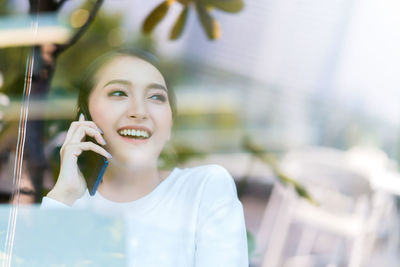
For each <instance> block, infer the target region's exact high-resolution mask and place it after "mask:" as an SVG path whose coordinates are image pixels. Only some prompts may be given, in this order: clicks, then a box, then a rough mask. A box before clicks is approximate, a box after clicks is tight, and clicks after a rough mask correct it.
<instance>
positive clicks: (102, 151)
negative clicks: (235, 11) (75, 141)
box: [79, 142, 112, 159]
mask: <svg viewBox="0 0 400 267" xmlns="http://www.w3.org/2000/svg"><path fill="white" fill-rule="evenodd" d="M79 146H80V148H81V150H82V151H88V150H91V151H93V152H96V153H97V154H100V155H102V156H104V157H106V158H109V159H110V158H112V156H111V154H110V153H108V152H107V150H105V149H104V148H102V147H101V146H99V145H96V144H95V143H93V142H82V143H80V144H79Z"/></svg>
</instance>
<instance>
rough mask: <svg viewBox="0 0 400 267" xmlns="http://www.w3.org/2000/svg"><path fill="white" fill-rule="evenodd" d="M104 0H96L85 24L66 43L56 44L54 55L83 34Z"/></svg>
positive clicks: (72, 43)
mask: <svg viewBox="0 0 400 267" xmlns="http://www.w3.org/2000/svg"><path fill="white" fill-rule="evenodd" d="M64 1H65V0H61V2H60V3H62V2H64ZM103 2H104V0H97V1H96V3H95V4H94V6H93V9H92V11H91V12H90V14H89V18H88V19H87V21H86V22H85V24H84V25H83V26H82V27H80V28H79V30H78V31H77V32H76V33H75V34H74V36H72V38H71V39H70V40H69V41H68V42H67V43H66V44H62V45H58V46H57V48H56V50H55V51H54V57H57V56H58V55H59V54H60V53H62V52H64V51H65V50H66V49H67V48H69V47H70V46H72V45H74V44H75V43H76V42H77V41H78V40H79V38H81V36H82V35H83V33H84V32H85V31H86V30H87V28H88V27H89V26H90V24H91V23H92V22H93V20H94V18H95V17H96V14H97V12H98V11H99V9H100V6H101V5H102V4H103Z"/></svg>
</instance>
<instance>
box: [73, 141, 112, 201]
mask: <svg viewBox="0 0 400 267" xmlns="http://www.w3.org/2000/svg"><path fill="white" fill-rule="evenodd" d="M86 141H90V142H93V143H95V144H98V143H97V142H96V141H95V140H94V138H91V137H86ZM78 166H79V169H80V171H81V173H82V174H83V177H85V180H86V184H87V188H88V190H89V194H90V195H91V196H94V195H95V194H96V191H97V188H98V187H99V185H100V184H101V181H102V180H103V175H104V172H105V171H106V168H107V166H108V160H107V158H106V157H104V156H102V155H100V154H98V153H96V152H93V151H91V150H88V151H83V152H82V154H80V155H79V157H78Z"/></svg>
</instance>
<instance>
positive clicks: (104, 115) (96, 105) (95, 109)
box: [89, 98, 110, 128]
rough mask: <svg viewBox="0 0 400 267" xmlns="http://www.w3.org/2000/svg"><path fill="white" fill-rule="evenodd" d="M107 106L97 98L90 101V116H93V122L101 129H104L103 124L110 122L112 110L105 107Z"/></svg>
mask: <svg viewBox="0 0 400 267" xmlns="http://www.w3.org/2000/svg"><path fill="white" fill-rule="evenodd" d="M105 104H106V103H104V101H101V99H96V98H93V99H90V101H89V112H90V115H91V116H92V119H93V122H94V123H96V125H97V126H99V127H100V128H102V127H101V126H102V124H104V123H105V122H106V121H108V120H109V116H110V112H109V110H110V109H109V108H108V107H107V106H105Z"/></svg>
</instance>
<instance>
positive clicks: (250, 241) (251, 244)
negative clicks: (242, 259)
mask: <svg viewBox="0 0 400 267" xmlns="http://www.w3.org/2000/svg"><path fill="white" fill-rule="evenodd" d="M246 236H247V251H248V254H249V259H251V257H252V256H253V254H254V251H255V250H256V239H255V238H254V236H253V235H252V234H251V233H250V232H249V231H246Z"/></svg>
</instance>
